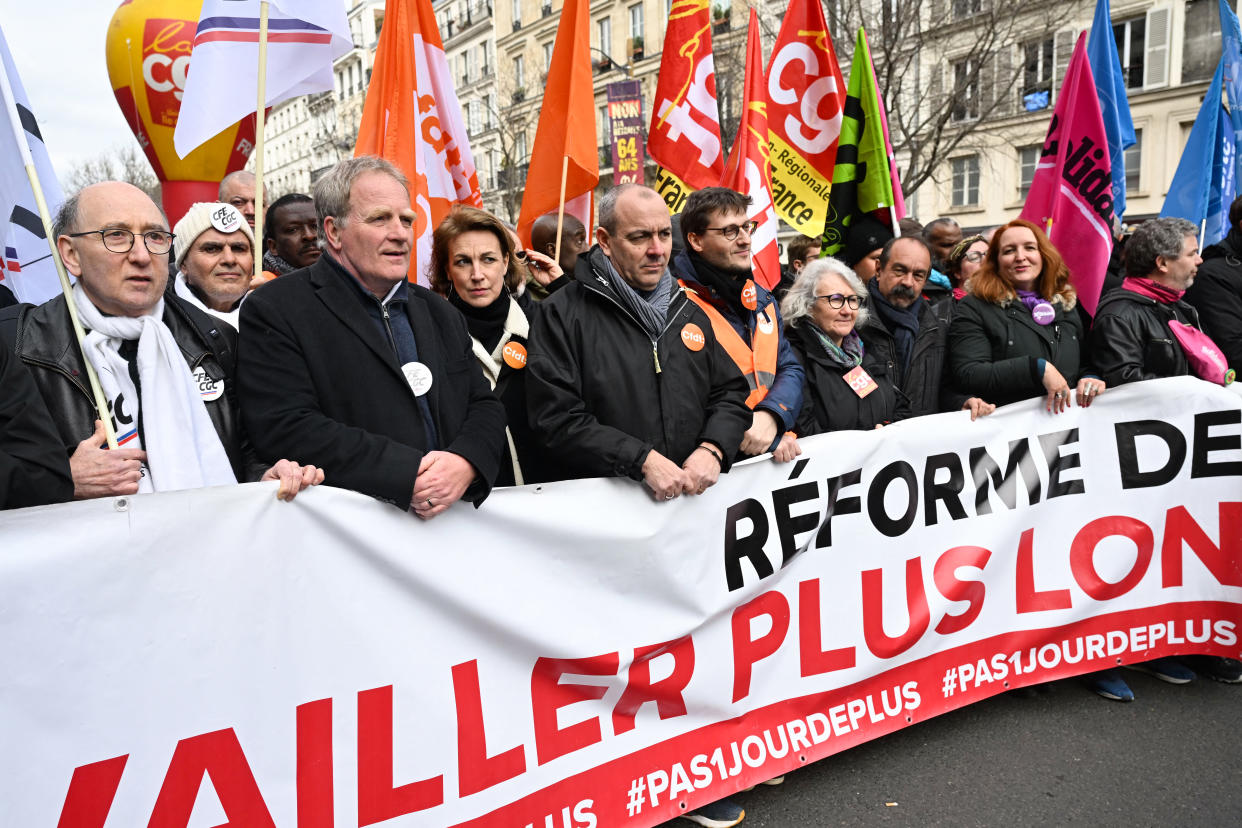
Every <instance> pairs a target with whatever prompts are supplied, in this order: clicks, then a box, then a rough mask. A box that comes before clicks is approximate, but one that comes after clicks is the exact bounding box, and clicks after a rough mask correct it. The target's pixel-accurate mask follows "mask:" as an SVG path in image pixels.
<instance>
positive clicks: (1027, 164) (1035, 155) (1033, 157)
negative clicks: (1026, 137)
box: [953, 144, 1044, 200]
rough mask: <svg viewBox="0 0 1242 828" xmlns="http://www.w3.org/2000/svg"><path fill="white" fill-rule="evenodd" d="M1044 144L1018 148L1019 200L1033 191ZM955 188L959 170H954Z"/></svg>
mask: <svg viewBox="0 0 1242 828" xmlns="http://www.w3.org/2000/svg"><path fill="white" fill-rule="evenodd" d="M1043 149H1044V147H1043V144H1032V145H1030V146H1027V147H1019V148H1018V164H1019V167H1018V198H1021V199H1023V200H1025V199H1026V196H1027V194H1028V193H1029V192H1030V191H1031V182H1033V181H1034V180H1035V165H1036V164H1038V163H1039V154H1040V153H1041V152H1043ZM953 187H954V191H955V192H956V188H957V170H956V168H955V169H954V170H953Z"/></svg>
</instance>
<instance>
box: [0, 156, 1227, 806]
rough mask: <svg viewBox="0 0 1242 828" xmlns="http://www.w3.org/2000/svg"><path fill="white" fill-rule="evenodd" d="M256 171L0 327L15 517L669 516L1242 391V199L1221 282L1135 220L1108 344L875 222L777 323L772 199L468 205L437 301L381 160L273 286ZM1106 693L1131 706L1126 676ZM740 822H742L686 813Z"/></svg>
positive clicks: (995, 237)
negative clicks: (1191, 392) (886, 455)
mask: <svg viewBox="0 0 1242 828" xmlns="http://www.w3.org/2000/svg"><path fill="white" fill-rule="evenodd" d="M247 175H248V174H241V175H238V174H234V175H233V176H230V177H229V178H227V179H226V180H225V181H224V182H222V184H221V188H220V198H221V201H220V202H219V203H203V204H196V205H194V206H193V207H191V208H190V210H189V211H188V212H187V213H186V215H185V217H183V218H182V219H181V221H180V222H179V223H178V224H177V227H176V228H175V231H174V232H169V230H168V225H167V222H166V221H165V219H164V216H163V215H162V214H161V213H160V211H159V208H158V207H156V205H155V204H154V203H153V202H152V201H151V200H150V198H148V197H147V196H146V195H145V194H143V193H142V192H141V191H140V190H138V189H136V188H134V187H132V186H130V185H128V184H122V183H119V182H106V183H103V184H98V185H94V186H91V187H88V188H85V189H84V190H83V191H82V192H80V193H79V194H77V195H75V196H73V197H72V198H70V199H69V200H68V201H66V203H65V205H64V207H63V208H62V209H61V211H60V213H59V215H58V217H57V221H56V227H55V235H56V241H57V245H58V248H59V251H60V255H61V257H62V258H63V260H64V262H65V264H66V267H67V268H68V270H69V272H70V273H71V274H73V275H74V276H75V277H77V285H76V287H75V288H74V289H73V292H72V294H71V298H70V299H69V300H66V298H65V297H58V298H57V299H53V300H52V301H50V302H47V303H45V304H44V305H41V306H38V307H34V306H30V305H17V306H14V307H9V308H6V309H4V310H3V311H0V508H12V507H18V506H29V505H38V504H43V503H52V502H59V501H64V500H67V499H69V498H71V497H76V498H88V497H100V496H109V495H122V494H133V493H136V492H151V491H168V490H173V489H183V488H193V487H199V486H209V485H218V484H226V483H235V482H238V481H251V480H258V479H265V480H279V481H280V484H281V485H280V487H279V495H280V496H281V497H282V498H291V497H293V496H294V495H295V494H296V493H297V492H298V491H300V490H302V489H304V488H305V487H307V486H310V485H314V484H316V483H318V482H321V481H322V480H324V479H325V475H326V476H327V478H328V479H329V480H330V481H331V483H332V484H333V485H336V486H340V487H343V488H347V489H352V490H354V491H358V492H361V493H364V494H367V495H370V496H372V497H375V498H377V499H379V500H382V501H385V502H387V503H391V504H393V505H395V506H397V507H399V508H401V509H404V510H406V511H408V512H410V513H412V514H413V515H415V516H417V517H420V518H423V519H429V518H433V517H435V516H436V515H439V514H441V513H443V512H444V511H445V510H447V509H449V508H450V507H452V505H453V504H454V503H456V502H457V501H459V500H465V501H469V502H471V503H473V504H474V505H475V506H476V507H477V506H479V505H480V504H481V503H482V502H483V500H484V499H485V498H486V497H487V496H488V494H489V492H490V491H491V489H492V487H493V486H508V485H515V484H516V485H521V484H526V483H533V482H554V481H564V480H572V479H576V478H583V477H621V478H629V479H631V480H633V481H635V482H636V483H640V484H642V485H643V486H644V487H645V489H646V491H647V492H648V493H649V494H650V496H651V497H652V498H653V499H654V500H655V501H657V502H661V503H662V502H665V501H669V500H673V499H675V498H677V497H679V496H681V495H697V494H701V493H703V492H704V491H706V490H707V489H708V488H709V487H711V486H712V485H713V484H714V483H716V481H717V480H718V479H719V475H720V474H721V473H724V472H727V471H728V470H729V469H730V467H731V466H732V464H733V463H734V462H735V461H737V460H739V459H741V458H744V457H750V456H757V455H762V454H768V453H770V454H771V455H772V456H773V459H775V460H777V461H789V460H791V459H793V458H794V457H795V456H797V455H798V454H799V453H800V451H801V449H800V447H799V445H798V437H799V436H810V435H813V434H820V433H826V432H832V431H841V430H871V429H874V428H877V427H880V426H883V425H886V424H888V423H892V422H896V421H899V420H905V419H908V418H912V417H918V416H923V415H930V414H935V413H938V412H948V411H959V410H964V411H967V412H969V413H970V416H971V419H972V420H973V419H975V418H977V417H979V416H983V415H986V414H989V413H990V412H991V411H993V410H994V409H995V406H996V405H999V404H1006V403H1011V402H1017V401H1020V400H1026V399H1031V398H1042V399H1043V401H1044V406H1045V408H1046V409H1047V410H1048V411H1049V412H1051V413H1054V414H1056V413H1060V412H1063V411H1064V410H1066V408H1067V407H1068V406H1070V405H1072V404H1077V405H1079V406H1084V407H1085V406H1088V405H1090V404H1091V402H1092V401H1093V400H1094V399H1096V397H1098V395H1099V394H1100V393H1102V392H1104V391H1105V389H1106V388H1108V387H1110V386H1115V385H1121V384H1125V383H1129V382H1135V381H1139V380H1144V379H1151V378H1155V377H1164V376H1179V375H1194V376H1198V377H1201V378H1203V379H1205V380H1208V381H1212V382H1216V383H1222V384H1223V383H1225V382H1227V381H1228V377H1227V376H1226V373H1227V369H1228V363H1230V362H1239V361H1242V354H1239V353H1238V349H1239V347H1242V346H1240V343H1242V323H1239V321H1238V320H1239V319H1242V199H1239V200H1238V201H1237V202H1235V203H1234V205H1233V207H1232V209H1231V211H1230V221H1231V223H1232V225H1233V229H1231V231H1230V233H1229V236H1228V237H1227V238H1226V239H1225V240H1224V241H1222V242H1220V243H1219V244H1217V245H1214V246H1213V247H1211V248H1209V249H1208V251H1206V253H1205V258H1206V259H1207V261H1206V262H1203V263H1202V265H1201V260H1200V258H1199V251H1198V240H1197V230H1196V228H1195V227H1194V225H1191V224H1190V223H1188V222H1185V221H1182V220H1178V219H1158V220H1152V221H1148V222H1146V223H1144V224H1142V225H1141V226H1140V227H1139V228H1138V229H1137V230H1136V231H1134V233H1133V235H1132V236H1131V237H1130V238H1129V239H1128V242H1127V243H1126V248H1125V255H1124V264H1125V269H1126V274H1125V279H1124V281H1122V282H1121V283H1120V286H1119V287H1117V288H1115V289H1113V290H1111V291H1109V292H1107V293H1106V295H1105V296H1104V297H1103V298H1102V299H1101V301H1100V304H1099V308H1098V311H1097V317H1096V319H1095V320H1094V324H1093V323H1092V320H1091V319H1090V318H1089V317H1088V316H1087V315H1086V314H1085V313H1084V312H1083V310H1082V308H1081V303H1079V302H1078V297H1077V296H1076V294H1075V291H1074V289H1073V287H1072V286H1071V285H1070V284H1069V274H1068V269H1067V267H1066V265H1065V263H1064V260H1063V258H1062V256H1061V254H1060V253H1059V252H1058V251H1057V250H1056V249H1055V248H1054V247H1053V246H1052V244H1051V243H1050V242H1049V241H1048V239H1047V237H1046V236H1045V235H1044V233H1043V231H1042V230H1041V229H1040V228H1039V227H1038V226H1036V225H1034V224H1031V223H1029V222H1025V221H1022V220H1014V221H1011V222H1009V223H1008V224H1005V225H1003V226H1002V227H1000V228H998V229H997V230H996V231H994V232H993V233H991V234H990V235H972V236H968V237H966V238H963V237H962V229H961V227H960V226H959V225H958V223H957V222H956V221H954V220H953V219H951V218H948V217H943V218H939V219H936V220H935V221H933V222H931V223H930V224H928V225H927V227H926V228H924V227H922V226H921V225H919V224H918V223H917V222H915V221H912V220H911V221H904V220H903V225H902V228H901V234H900V235H897V236H896V237H894V235H893V233H892V232H891V231H890V230H889V228H888V227H886V226H885V225H884V224H883V223H882V222H880V221H878V220H875V219H873V218H871V217H863V218H861V219H859V220H857V221H855V222H854V223H853V224H852V226H851V227H850V228H849V230H848V231H847V236H846V244H845V247H844V248H843V250H842V251H841V254H840V255H841V258H840V259H837V258H831V257H821V256H820V246H819V240H818V239H812V238H808V237H798V238H796V239H794V240H793V241H791V243H790V245H789V267H788V269H787V271H786V273H785V274H784V276H785V281H784V282H783V283H782V288H783V291H784V296H783V303H782V304H780V305H779V306H778V301H777V298H776V296H774V295H773V294H772V293H769V292H768V291H767V290H765V289H764V288H763V287H762V286H760V285H758V284H757V283H756V281H755V278H754V273H753V269H752V267H753V266H752V258H751V234H752V232H753V230H754V227H755V224H754V222H753V221H751V220H750V219H748V218H747V208H748V206H749V198H748V197H747V196H745V195H743V194H740V193H737V192H734V191H732V190H728V189H725V188H719V187H716V188H707V189H704V190H700V191H698V192H695V193H693V194H691V196H690V197H689V198H688V199H687V200H686V203H685V207H684V209H683V211H682V213H681V214H679V216H677V217H672V218H670V216H669V214H668V211H667V208H666V206H665V203H664V201H663V200H662V199H661V197H660V196H659V195H658V194H657V193H656V192H655V191H654V190H651V189H649V188H647V187H643V186H641V185H622V186H620V187H617V188H614V189H612V190H610V191H608V192H607V193H605V194H604V195H603V197H602V198H601V199H600V202H599V214H598V226H597V228H596V229H595V231H594V244H593V245H591V246H590V247H589V248H588V246H587V243H588V239H587V231H586V228H585V227H584V226H583V225H582V224H581V223H580V222H579V221H578V220H577V219H575V218H573V217H572V216H569V215H564V216H562V217H560V218H558V217H557V216H556V215H555V214H551V215H549V216H544V217H542V218H540V219H539V220H538V221H536V222H535V224H534V227H533V229H532V238H531V249H529V250H527V249H523V248H522V246H521V243H520V241H518V240H517V239H516V236H514V234H513V233H512V231H511V229H510V228H508V227H507V226H506V225H504V224H503V223H502V222H501V221H500V220H499V219H497V218H496V217H494V216H492V215H491V214H489V213H487V212H484V211H482V210H479V209H476V208H472V207H464V206H459V207H456V208H454V209H453V210H452V211H451V212H450V213H449V215H448V217H447V218H446V219H445V220H444V221H443V222H442V223H441V224H440V225H439V226H438V227H437V228H436V229H435V232H434V235H433V245H432V256H431V261H430V263H429V266H428V270H427V273H426V276H427V278H428V280H429V282H430V284H431V286H432V289H431V290H428V289H425V288H423V287H420V286H419V285H417V284H415V283H412V282H411V281H410V277H411V276H412V275H413V274H411V271H410V265H411V255H412V250H413V244H414V225H415V221H416V214H415V211H414V209H413V207H412V205H411V201H410V192H409V185H408V182H407V181H406V179H405V177H404V175H403V174H402V173H401V172H400V171H399V170H398V169H397V168H395V167H394V166H393V165H391V164H390V163H388V162H387V161H384V160H382V159H378V158H375V157H361V158H353V159H348V160H346V161H343V162H341V163H340V164H338V165H336V166H335V167H334V168H333V169H332V170H330V171H329V172H328V173H327V174H326V175H325V176H323V177H322V178H321V179H320V180H319V182H318V183H317V184H316V186H315V193H314V198H313V199H312V198H311V197H309V196H305V195H300V194H290V195H287V196H284V197H282V198H281V199H279V200H277V201H276V202H275V203H274V204H272V205H271V206H270V207H269V208H268V211H267V215H266V217H265V218H266V221H265V228H266V232H265V239H264V254H263V258H262V262H263V268H264V271H265V272H264V273H263V276H262V277H260V278H258V279H255V280H254V281H253V282H251V280H250V278H249V277H250V274H251V273H252V271H253V266H254V257H255V255H256V251H255V239H254V235H253V231H252V229H251V225H252V223H253V212H254V179H253V176H249V177H247ZM247 209H249V213H247ZM558 225H559V236H560V245H559V248H558V245H557V236H558ZM674 228H676V230H675V229H674ZM679 247H680V252H676V253H675V252H674V251H675V250H676V249H677V248H679ZM170 259H171V261H170ZM1200 265H1201V266H1200ZM170 272H171V273H173V274H174V275H175V279H173V280H172V281H171V283H170V280H169V273H170ZM1196 273H1197V274H1198V278H1197V279H1196ZM938 274H943V278H942V279H941V278H937V275H938ZM68 301H72V302H73V303H74V307H75V308H76V309H77V311H78V312H79V314H80V315H81V319H82V322H83V325H84V327H85V328H86V330H87V335H86V338H85V341H84V343H83V346H82V349H79V348H78V347H77V346H76V344H75V341H74V340H75V337H74V334H73V330H72V325H71V322H70V317H69V309H68V304H67V302H68ZM239 330H240V333H239ZM1213 341H1215V342H1216V343H1218V344H1219V345H1220V347H1219V348H1217V347H1216V345H1214V344H1213ZM1203 354H1207V356H1202V355H1203ZM87 361H89V363H90V365H91V366H92V367H93V369H94V371H95V372H96V373H97V374H98V376H99V378H100V382H101V385H102V388H103V392H104V395H105V397H106V399H107V402H108V404H109V408H110V410H111V412H112V417H113V422H114V425H115V427H116V431H117V432H118V437H119V440H118V442H119V446H118V448H117V449H115V450H105V449H104V443H105V439H104V428H103V423H101V422H100V421H99V420H98V419H97V418H96V417H97V412H96V409H95V406H94V400H93V396H92V393H91V391H90V390H89V388H88V386H87V384H86V381H85V379H84V378H85V377H86V376H87V371H86V365H87ZM1228 373H1229V374H1231V372H1228ZM1071 392H1072V393H1071ZM283 458H296V462H295V461H293V460H289V459H283ZM302 464H306V465H302ZM1186 663H1191V664H1193V667H1194V669H1195V670H1198V671H1199V672H1200V673H1202V674H1204V675H1208V676H1211V677H1212V678H1216V679H1219V680H1222V681H1230V682H1239V681H1242V665H1239V664H1238V662H1236V661H1231V660H1229V659H1215V658H1206V657H1203V658H1198V659H1190V660H1187V659H1181V660H1178V661H1174V660H1172V659H1162V660H1159V661H1157V662H1149V663H1148V664H1146V665H1139V669H1145V670H1147V671H1149V672H1152V673H1154V674H1156V675H1158V676H1159V677H1160V678H1163V679H1165V680H1166V681H1175V682H1176V681H1186V680H1189V679H1190V678H1193V676H1194V673H1193V672H1192V671H1191V670H1190V669H1187V667H1186V666H1185V664H1186ZM1089 682H1090V683H1091V684H1092V686H1093V687H1094V688H1095V689H1096V691H1097V692H1099V693H1100V694H1101V695H1105V696H1107V697H1108V698H1114V699H1121V700H1130V699H1132V698H1133V694H1132V693H1131V692H1130V690H1129V688H1128V687H1127V686H1126V685H1125V682H1124V680H1122V679H1121V677H1120V675H1119V674H1118V673H1116V672H1113V671H1106V672H1105V673H1099V674H1095V675H1094V676H1093V677H1091V678H1090V679H1089ZM743 816H744V811H743V810H742V809H741V808H740V807H739V806H738V805H737V804H736V803H734V802H732V801H730V800H720V801H718V802H716V803H713V804H712V805H710V806H708V807H706V808H703V809H701V810H700V811H698V812H695V813H692V814H688V815H687V818H688V819H691V820H692V821H694V822H696V823H698V824H700V825H706V826H728V825H733V824H736V823H737V822H739V821H741V819H742V817H743Z"/></svg>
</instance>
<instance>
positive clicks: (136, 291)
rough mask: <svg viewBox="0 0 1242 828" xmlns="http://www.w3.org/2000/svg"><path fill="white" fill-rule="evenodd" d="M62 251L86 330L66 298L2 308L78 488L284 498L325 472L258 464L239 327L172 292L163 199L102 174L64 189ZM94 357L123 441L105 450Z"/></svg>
mask: <svg viewBox="0 0 1242 828" xmlns="http://www.w3.org/2000/svg"><path fill="white" fill-rule="evenodd" d="M55 224H56V226H55V235H56V243H57V246H58V247H59V250H60V255H61V258H62V259H63V260H64V262H65V267H66V268H67V269H68V271H69V272H70V273H71V274H73V275H74V276H75V277H77V284H76V286H75V287H74V289H73V299H72V301H73V302H74V306H75V307H76V308H77V311H78V314H79V317H80V319H81V321H82V326H83V328H84V329H85V330H86V331H87V334H86V338H85V340H84V342H83V346H82V348H81V349H79V348H78V344H77V342H75V341H74V339H75V338H74V334H73V328H72V324H71V322H70V317H69V309H68V306H67V303H66V300H65V297H63V296H58V297H56V298H55V299H52V300H50V301H48V302H46V303H44V304H42V305H39V306H37V307H35V306H32V305H18V306H15V307H13V308H7V309H5V311H3V312H0V336H3V337H4V339H5V340H6V341H8V342H9V343H10V344H11V345H13V346H14V351H15V352H16V354H17V356H18V357H19V358H20V359H21V360H22V362H23V363H25V365H26V367H27V368H28V369H29V371H30V374H31V376H33V377H34V380H35V384H36V385H37V386H38V389H39V392H40V394H41V395H42V397H43V401H44V402H45V403H46V404H47V408H48V411H49V413H50V414H51V417H52V421H53V423H54V425H55V428H56V431H57V432H58V434H59V436H60V439H61V441H62V442H63V445H64V448H65V451H66V453H67V454H68V455H69V466H70V472H71V474H72V477H73V486H74V497H75V498H78V499H83V498H92V497H106V496H111V495H129V494H134V493H137V492H151V491H155V492H159V491H170V490H175V489H190V488H196V487H200V486H218V485H223V484H228V483H236V482H238V481H245V480H259V479H263V480H279V481H280V489H279V492H278V496H279V497H281V498H282V499H292V498H293V496H294V495H296V494H297V492H298V491H300V490H301V489H303V488H305V487H306V486H309V485H314V484H316V483H319V482H321V481H322V480H323V472H322V471H320V470H319V469H317V468H315V467H314V466H299V465H298V464H296V463H294V462H292V461H289V460H281V461H280V462H279V463H277V464H276V465H274V466H272V467H271V468H268V469H266V470H264V469H263V467H262V466H259V465H258V464H256V463H255V462H254V459H253V452H252V451H251V450H250V447H249V441H248V439H247V438H246V435H245V433H244V432H243V430H242V423H241V414H240V412H239V411H238V408H237V396H236V390H235V389H234V388H233V379H232V372H233V360H234V357H233V355H234V353H235V349H236V344H237V334H236V332H235V331H233V329H232V328H229V327H228V326H227V325H223V324H220V323H219V322H218V321H217V320H215V319H214V318H213V317H210V316H208V315H206V314H204V313H203V312H201V311H200V310H199V309H198V308H195V307H193V306H192V305H190V304H188V303H186V302H184V301H182V300H181V299H179V298H177V297H176V296H173V295H171V294H166V293H165V290H164V289H165V286H166V285H167V283H168V253H169V251H170V250H171V249H172V246H173V234H172V233H169V232H168V223H167V221H165V219H164V216H163V214H162V213H161V212H160V210H159V208H158V207H156V206H155V202H153V201H151V199H150V198H149V197H148V196H147V195H146V194H145V193H143V192H142V191H141V190H139V189H138V188H137V187H134V186H132V185H130V184H126V183H123V182H120V181H106V182H103V183H101V184H95V185H92V186H90V187H86V188H84V189H83V190H82V191H81V192H80V193H78V194H77V195H75V196H72V197H71V198H69V199H68V200H66V201H65V203H64V205H63V206H62V207H61V209H60V212H59V213H58V214H57V216H56V223H55ZM85 359H89V360H90V362H91V365H92V366H93V367H94V369H95V372H96V373H97V374H98V375H99V380H100V384H101V386H102V387H103V392H104V396H105V397H106V398H107V401H108V407H109V409H110V410H111V415H112V421H113V425H114V427H115V429H116V433H117V438H118V444H119V446H118V448H117V449H116V450H107V449H104V448H103V444H104V428H103V424H102V423H101V422H100V421H99V420H98V419H97V416H98V415H97V412H96V409H95V405H94V402H93V397H92V395H91V392H90V388H89V385H88V382H87V373H86V363H85Z"/></svg>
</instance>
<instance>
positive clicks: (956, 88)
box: [950, 58, 979, 121]
mask: <svg viewBox="0 0 1242 828" xmlns="http://www.w3.org/2000/svg"><path fill="white" fill-rule="evenodd" d="M950 117H951V118H952V120H954V121H969V120H973V119H975V118H978V117H979V71H978V69H977V66H976V63H975V61H974V60H973V59H971V58H968V59H966V60H959V61H957V62H956V63H954V64H953V109H952V111H951V113H950Z"/></svg>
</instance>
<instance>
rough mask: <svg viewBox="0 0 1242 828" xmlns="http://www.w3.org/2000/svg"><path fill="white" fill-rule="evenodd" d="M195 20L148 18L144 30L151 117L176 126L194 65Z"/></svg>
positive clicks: (145, 77)
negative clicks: (191, 68) (187, 81)
mask: <svg viewBox="0 0 1242 828" xmlns="http://www.w3.org/2000/svg"><path fill="white" fill-rule="evenodd" d="M193 31H194V21H192V20H168V19H162V20H156V19H153V20H148V21H147V25H146V27H145V28H144V29H143V31H142V80H143V82H144V83H145V84H146V87H147V106H148V108H149V109H150V110H151V121H152V122H153V123H157V124H160V125H161V126H170V127H175V126H176V125H177V112H178V111H179V110H180V109H181V96H182V95H183V94H184V93H185V80H186V76H187V74H188V72H189V69H190V50H191V49H192V48H193V44H192V42H191V40H190V35H191V34H192V33H193Z"/></svg>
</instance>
